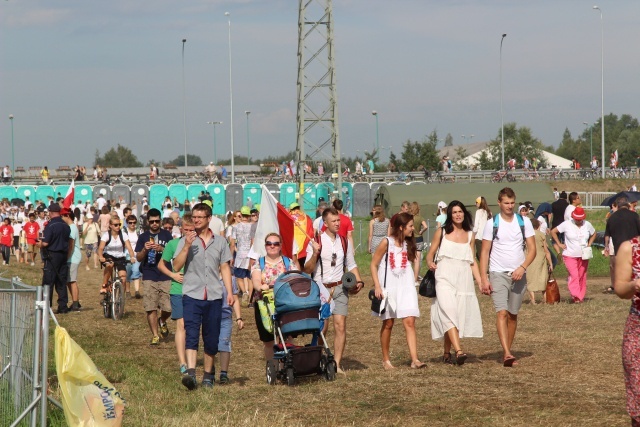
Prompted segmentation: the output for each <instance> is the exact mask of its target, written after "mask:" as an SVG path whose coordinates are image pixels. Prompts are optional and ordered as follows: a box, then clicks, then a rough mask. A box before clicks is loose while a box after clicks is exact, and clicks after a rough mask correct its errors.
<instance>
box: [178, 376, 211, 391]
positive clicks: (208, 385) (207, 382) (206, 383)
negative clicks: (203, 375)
mask: <svg viewBox="0 0 640 427" xmlns="http://www.w3.org/2000/svg"><path fill="white" fill-rule="evenodd" d="M183 380H184V378H183ZM182 384H184V381H183V382H182ZM201 385H202V387H203V388H213V380H202V384H201ZM185 387H187V388H189V386H187V385H186V384H185ZM189 390H191V389H189Z"/></svg>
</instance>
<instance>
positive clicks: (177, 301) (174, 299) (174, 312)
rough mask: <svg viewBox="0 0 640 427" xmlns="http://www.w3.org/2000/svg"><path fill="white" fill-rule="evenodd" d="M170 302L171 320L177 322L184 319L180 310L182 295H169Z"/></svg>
mask: <svg viewBox="0 0 640 427" xmlns="http://www.w3.org/2000/svg"><path fill="white" fill-rule="evenodd" d="M169 298H170V300H171V319H172V320H178V319H182V318H183V317H184V314H183V310H182V294H180V295H169Z"/></svg>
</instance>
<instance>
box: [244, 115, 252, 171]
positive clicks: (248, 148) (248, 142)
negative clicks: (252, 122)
mask: <svg viewBox="0 0 640 427" xmlns="http://www.w3.org/2000/svg"><path fill="white" fill-rule="evenodd" d="M244 113H245V114H246V115H247V165H250V164H251V144H250V141H251V139H250V138H249V114H251V111H245V112H244Z"/></svg>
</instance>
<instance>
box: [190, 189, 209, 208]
mask: <svg viewBox="0 0 640 427" xmlns="http://www.w3.org/2000/svg"><path fill="white" fill-rule="evenodd" d="M202 191H206V188H205V186H204V185H203V184H191V185H189V186H188V187H187V197H188V198H189V202H191V206H193V205H195V204H196V203H198V202H199V200H198V197H199V196H200V193H201V192H202Z"/></svg>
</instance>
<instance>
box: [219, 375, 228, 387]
mask: <svg viewBox="0 0 640 427" xmlns="http://www.w3.org/2000/svg"><path fill="white" fill-rule="evenodd" d="M219 383H220V384H221V385H222V384H229V377H228V376H227V374H220V381H219Z"/></svg>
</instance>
